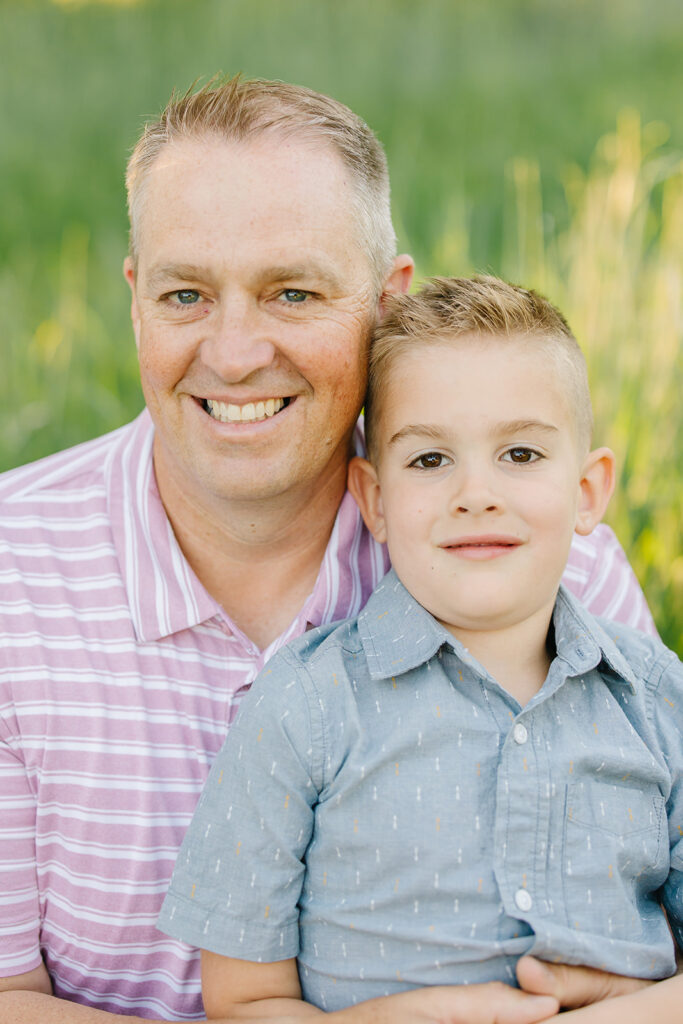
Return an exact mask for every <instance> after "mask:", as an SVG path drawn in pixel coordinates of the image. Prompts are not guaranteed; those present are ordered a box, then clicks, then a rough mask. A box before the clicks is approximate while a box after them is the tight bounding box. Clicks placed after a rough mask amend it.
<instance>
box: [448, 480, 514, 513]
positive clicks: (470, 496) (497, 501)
mask: <svg viewBox="0 0 683 1024" xmlns="http://www.w3.org/2000/svg"><path fill="white" fill-rule="evenodd" d="M502 508H503V502H502V499H501V497H500V495H499V494H497V493H495V492H494V489H493V487H492V485H491V482H490V480H489V478H488V474H486V473H484V472H477V473H473V472H463V473H461V474H459V479H458V482H457V486H456V488H455V490H454V491H453V494H452V495H451V499H450V501H449V507H448V510H449V512H450V514H451V515H460V516H462V515H481V514H482V513H485V512H488V513H495V512H500V511H502Z"/></svg>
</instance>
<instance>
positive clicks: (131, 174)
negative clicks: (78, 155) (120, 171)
mask: <svg viewBox="0 0 683 1024" xmlns="http://www.w3.org/2000/svg"><path fill="white" fill-rule="evenodd" d="M263 135H273V136H275V137H276V138H281V139H287V138H292V137H296V138H300V139H302V140H308V141H310V142H312V143H319V144H324V145H328V146H330V147H331V148H332V150H333V151H334V152H336V153H337V154H338V156H339V157H340V158H341V160H342V162H343V164H344V167H345V168H346V169H347V170H348V171H349V173H350V176H351V182H352V187H353V192H354V195H355V203H356V217H355V220H356V222H357V225H358V228H357V230H358V232H359V236H360V237H359V243H360V244H361V246H362V248H363V249H364V251H365V252H366V253H367V256H368V258H369V261H370V264H371V266H372V269H373V274H374V276H375V279H376V283H377V285H378V290H379V287H381V283H382V282H383V279H384V277H385V275H386V274H387V273H388V272H389V270H390V268H391V264H392V261H393V259H394V256H395V255H396V236H395V233H394V229H393V226H392V223H391V208H390V202H389V172H388V170H387V161H386V156H385V154H384V150H383V148H382V145H381V143H380V142H379V140H378V139H377V138H376V136H375V135H374V133H373V132H372V131H371V129H370V128H369V127H368V126H367V124H366V123H365V122H364V121H363V120H362V119H361V118H360V117H358V116H357V115H356V114H354V113H353V111H352V110H349V108H348V107H346V106H345V105H344V104H343V103H339V102H338V101H337V100H334V99H332V98H331V97H329V96H324V95H323V94H322V93H318V92H313V90H311V89H306V88H304V87H303V86H299V85H290V84H288V83H286V82H278V81H269V80H266V79H259V78H256V79H251V80H249V79H243V78H242V77H241V76H240V75H236V76H235V77H233V78H227V79H221V78H216V79H212V80H211V81H210V82H208V83H207V85H205V86H203V87H202V88H201V89H199V90H198V91H197V92H192V89H190V90H188V92H186V93H185V95H184V96H177V95H176V94H174V95H173V96H171V99H170V101H169V103H168V105H167V107H166V109H165V110H164V112H163V113H162V114H161V116H160V118H159V119H158V120H157V121H154V122H150V123H149V124H147V125H146V126H145V128H144V130H143V133H142V135H141V137H140V139H139V141H138V143H137V145H136V146H135V148H134V150H133V153H132V155H131V158H130V160H129V162H128V169H127V173H126V189H127V192H128V213H129V217H130V255H131V258H132V261H133V266H136V265H137V255H138V251H139V234H138V233H139V222H140V211H141V207H142V205H143V203H144V195H145V186H146V183H147V179H148V176H149V172H150V169H151V167H152V165H153V164H154V161H155V160H156V158H157V156H158V155H159V153H160V152H161V150H162V149H163V148H164V146H166V145H168V144H169V143H171V142H175V141H177V140H182V139H202V140H203V139H211V138H219V139H224V140H226V141H229V142H248V141H249V140H251V139H255V138H258V137H259V136H263Z"/></svg>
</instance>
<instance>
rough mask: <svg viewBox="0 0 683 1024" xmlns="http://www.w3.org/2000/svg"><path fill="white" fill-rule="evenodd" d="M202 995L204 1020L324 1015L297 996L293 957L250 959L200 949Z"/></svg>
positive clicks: (298, 991) (297, 981) (297, 975)
mask: <svg viewBox="0 0 683 1024" xmlns="http://www.w3.org/2000/svg"><path fill="white" fill-rule="evenodd" d="M202 999H203V1001H204V1012H205V1013H206V1016H207V1019H208V1020H214V1019H216V1018H221V1017H228V1018H229V1017H232V1016H236V1017H238V1019H242V1018H245V1019H247V1020H249V1019H252V1018H257V1019H258V1018H261V1017H264V1016H265V1017H266V1018H270V1017H272V1018H274V1019H275V1020H277V1019H278V1017H292V1018H295V1019H297V1020H298V1019H299V1018H302V1017H324V1016H325V1014H324V1013H323V1011H322V1010H318V1009H317V1008H316V1007H315V1006H311V1004H310V1003H304V1002H303V1001H302V999H301V986H300V985H299V974H298V971H297V967H296V960H295V959H291V960H279V961H277V962H276V963H254V962H253V961H251V960H235V959H233V958H231V957H227V956H220V955H219V954H218V953H210V952H208V951H207V950H202Z"/></svg>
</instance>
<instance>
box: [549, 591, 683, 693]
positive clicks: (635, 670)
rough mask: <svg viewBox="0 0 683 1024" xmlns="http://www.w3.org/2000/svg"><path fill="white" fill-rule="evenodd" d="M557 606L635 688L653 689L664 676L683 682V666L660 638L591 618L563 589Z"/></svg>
mask: <svg viewBox="0 0 683 1024" xmlns="http://www.w3.org/2000/svg"><path fill="white" fill-rule="evenodd" d="M558 604H560V605H562V608H563V612H564V618H563V619H562V620H561V621H563V622H565V623H566V622H567V621H568V619H567V615H569V617H570V618H571V621H572V622H573V623H574V624H575V625H576V626H577V627H578V630H577V633H578V632H580V633H582V634H583V636H584V638H585V639H586V640H587V641H588V643H589V644H595V645H596V646H597V648H598V649H599V651H600V652H601V656H602V659H603V662H606V663H607V664H608V665H609V666H610V668H611V669H612V670H613V671H614V672H616V673H618V674H619V675H621V676H623V677H624V678H626V679H627V680H628V681H629V682H631V684H632V685H634V686H635V687H636V689H638V688H639V687H640V686H642V685H645V686H646V687H647V688H649V689H652V688H653V687H656V686H657V685H658V683H659V682H660V680H661V679H662V677H663V676H665V675H667V676H669V675H673V677H674V678H675V677H679V678H680V679H681V682H682V683H683V665H682V664H681V662H680V660H679V659H678V657H677V655H676V654H675V652H674V651H672V650H670V649H669V648H668V647H666V646H665V644H664V643H663V642H662V640H661V639H660V637H659V636H656V635H651V634H648V633H643V632H641V630H639V629H636V628H635V627H633V626H627V625H626V624H625V623H621V622H615V621H614V620H612V619H608V618H605V617H603V616H596V615H593V614H592V613H591V612H589V611H588V609H587V608H586V607H585V606H584V605H583V604H582V603H581V602H580V601H579V600H578V598H576V597H574V596H573V595H571V594H570V593H569V592H568V591H567V590H566V589H565V588H564V587H562V588H561V589H560V594H559V595H558Z"/></svg>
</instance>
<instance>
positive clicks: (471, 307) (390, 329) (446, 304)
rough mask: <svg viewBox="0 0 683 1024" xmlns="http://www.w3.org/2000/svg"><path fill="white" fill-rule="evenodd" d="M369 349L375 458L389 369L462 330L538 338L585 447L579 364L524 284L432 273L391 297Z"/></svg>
mask: <svg viewBox="0 0 683 1024" xmlns="http://www.w3.org/2000/svg"><path fill="white" fill-rule="evenodd" d="M384 310H385V315H384V317H383V319H382V321H381V323H379V324H378V325H377V327H376V328H375V331H374V334H373V339H372V344H371V348H370V367H369V373H368V390H367V395H366V399H365V434H366V440H367V446H368V453H369V457H370V459H371V460H372V461H373V462H377V458H378V454H379V453H378V444H377V433H378V431H377V424H378V422H379V417H380V416H381V414H382V401H383V399H384V397H385V394H386V391H387V389H388V387H389V378H390V375H391V369H392V367H393V365H394V363H395V362H396V360H397V359H399V358H400V357H401V355H403V354H404V353H407V352H412V351H414V350H415V348H416V347H418V346H426V345H434V344H445V345H447V344H448V343H449V342H450V341H452V340H453V339H454V338H462V337H464V336H466V335H471V336H473V337H477V336H479V337H496V338H510V339H515V340H521V341H524V340H526V339H533V340H534V341H536V342H541V343H542V345H543V348H544V350H545V351H547V352H549V353H550V354H551V355H552V356H553V358H554V359H555V361H556V364H557V367H558V373H559V374H560V375H561V380H562V384H563V386H564V387H565V389H566V393H567V398H568V403H569V407H570V410H571V412H572V414H573V416H574V419H575V423H576V430H577V436H578V440H579V444H580V445H582V446H585V448H586V449H588V447H589V446H590V442H591V435H592V432H593V412H592V407H591V399H590V391H589V388H588V374H587V371H586V361H585V359H584V357H583V353H582V352H581V349H580V348H579V345H578V342H577V341H576V338H575V337H574V335H573V334H572V332H571V329H570V327H569V325H568V323H567V321H566V320H565V318H564V317H563V315H562V313H560V311H559V310H558V309H556V307H555V306H553V305H552V303H550V302H549V301H548V300H547V299H546V298H544V297H543V296H542V295H539V294H538V292H535V291H533V290H531V289H527V288H520V287H518V286H517V285H513V284H508V283H507V282H506V281H501V280H500V279H499V278H497V277H491V276H488V275H481V276H477V277H473V278H458V277H433V278H430V279H429V280H427V281H426V282H425V283H424V284H423V285H422V286H421V288H420V290H419V291H418V292H416V293H415V294H414V295H403V294H398V295H390V296H387V297H386V300H385V306H384Z"/></svg>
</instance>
